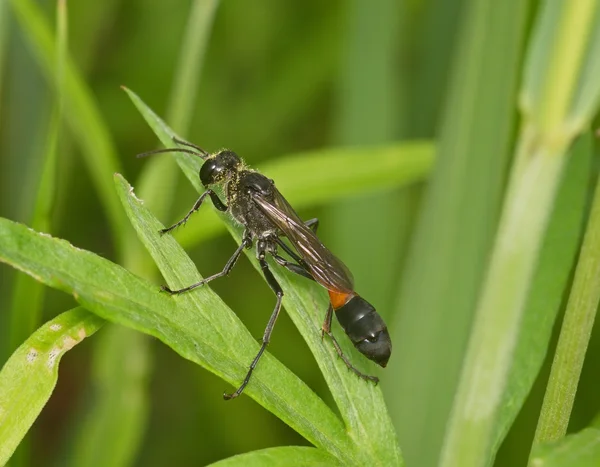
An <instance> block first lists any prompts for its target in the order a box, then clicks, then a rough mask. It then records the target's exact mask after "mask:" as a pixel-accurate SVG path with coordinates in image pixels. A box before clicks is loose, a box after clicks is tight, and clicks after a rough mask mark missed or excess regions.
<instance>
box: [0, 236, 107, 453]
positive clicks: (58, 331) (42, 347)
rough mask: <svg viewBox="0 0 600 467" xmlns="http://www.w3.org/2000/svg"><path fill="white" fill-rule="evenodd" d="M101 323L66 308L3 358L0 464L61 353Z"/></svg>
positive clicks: (49, 387)
mask: <svg viewBox="0 0 600 467" xmlns="http://www.w3.org/2000/svg"><path fill="white" fill-rule="evenodd" d="M2 236H3V235H2V234H0V237H2ZM103 323H104V320H102V319H101V318H99V317H98V316H96V315H93V314H92V313H90V312H88V311H86V310H84V309H83V308H75V309H73V310H70V311H67V312H65V313H63V314H61V315H59V316H57V317H56V318H54V319H53V320H52V321H49V322H48V323H46V324H45V325H44V326H42V327H41V328H40V329H38V330H37V331H36V332H35V333H33V334H32V335H31V336H30V337H29V338H28V339H27V340H26V341H25V342H24V343H23V345H21V347H19V348H18V349H17V350H16V351H15V353H14V354H13V355H12V356H11V357H10V359H9V360H8V361H7V362H6V364H5V365H4V367H3V368H2V371H1V372H0V465H4V464H5V463H6V462H7V461H8V459H9V458H10V456H11V455H12V453H13V451H14V450H15V448H16V447H17V446H18V444H19V443H20V442H21V440H22V439H23V437H24V436H25V434H26V433H27V431H28V430H29V428H30V427H31V425H32V424H33V422H34V421H35V419H36V418H37V417H38V415H39V414H40V412H41V410H42V408H43V407H44V405H45V404H46V402H47V401H48V399H49V398H50V395H51V394H52V391H53V389H54V386H55V385H56V381H57V379H58V364H59V362H60V359H61V357H62V356H63V355H64V353H65V352H67V351H68V350H70V349H72V348H73V346H75V345H77V344H78V343H79V342H81V341H82V340H83V339H84V338H85V337H87V336H89V335H91V334H93V333H94V332H96V331H97V330H98V329H99V328H100V327H101V326H102V324H103Z"/></svg>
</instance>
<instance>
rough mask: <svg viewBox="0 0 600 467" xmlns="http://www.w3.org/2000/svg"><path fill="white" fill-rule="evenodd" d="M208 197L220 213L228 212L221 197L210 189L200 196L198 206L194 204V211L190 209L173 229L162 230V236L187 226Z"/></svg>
mask: <svg viewBox="0 0 600 467" xmlns="http://www.w3.org/2000/svg"><path fill="white" fill-rule="evenodd" d="M207 196H210V199H211V200H212V202H213V204H214V205H215V208H217V209H218V210H219V211H227V206H226V205H225V204H224V203H223V202H222V201H221V200H220V199H219V196H218V195H217V194H216V193H215V192H214V191H212V190H211V189H210V188H209V189H208V190H206V191H205V192H204V193H202V194H201V195H200V198H198V201H196V204H194V207H193V208H192V209H190V212H188V213H187V214H186V215H185V217H184V218H183V219H181V220H180V221H179V222H176V223H175V224H173V225H172V226H171V227H167V228H166V229H161V230H160V231H159V232H160V233H161V234H166V233H167V232H170V231H171V230H173V229H175V228H177V227H179V226H180V225H181V224H185V223H186V222H187V221H188V219H189V218H190V216H191V215H192V214H194V213H195V212H196V211H197V210H198V209H200V206H202V203H203V202H204V199H205V198H206V197H207Z"/></svg>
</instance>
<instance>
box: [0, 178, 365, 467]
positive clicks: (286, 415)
mask: <svg viewBox="0 0 600 467" xmlns="http://www.w3.org/2000/svg"><path fill="white" fill-rule="evenodd" d="M117 182H118V185H119V187H120V190H119V192H120V194H121V195H122V196H123V197H124V201H126V207H127V209H128V210H132V211H133V212H135V214H136V217H134V218H133V219H132V220H135V222H136V225H137V226H138V227H140V226H141V227H143V231H142V233H143V235H144V238H143V239H144V240H145V241H151V242H153V244H154V245H155V247H153V253H155V254H156V256H155V259H156V260H157V262H158V263H159V265H160V266H162V267H163V268H164V269H163V270H162V272H163V274H164V275H165V276H167V278H168V282H169V283H170V284H171V286H177V285H182V283H187V282H188V281H189V280H194V278H197V277H198V273H197V271H196V269H195V267H194V265H193V263H191V261H190V259H189V258H188V257H187V256H186V255H185V253H184V252H183V250H182V249H181V248H180V247H179V245H178V244H177V243H176V242H175V240H174V239H172V238H169V237H168V236H160V235H159V234H158V229H160V228H162V227H163V226H162V225H161V224H160V223H159V222H158V221H157V220H156V219H155V218H154V217H152V216H151V215H150V214H149V213H148V212H147V211H146V210H145V209H144V208H143V207H142V205H141V202H140V201H139V200H137V199H136V198H135V197H134V196H133V194H131V192H130V188H129V186H128V185H127V183H126V182H125V181H124V180H123V179H122V177H120V176H117ZM0 245H1V247H0V261H2V262H5V263H8V264H10V265H12V266H13V267H15V268H17V269H19V270H21V271H23V272H25V273H27V274H29V275H31V276H33V277H35V278H36V279H38V280H39V281H40V282H43V283H44V284H46V285H48V286H50V287H53V288H56V289H59V290H62V291H64V292H67V293H69V294H72V295H73V296H74V297H75V298H76V300H77V301H78V302H79V303H81V304H82V305H83V306H85V307H86V308H87V309H89V310H90V311H92V312H94V313H96V314H98V315H100V316H102V317H103V318H105V319H108V320H110V321H113V322H116V323H119V324H122V325H124V326H128V327H131V328H133V329H136V330H138V331H140V332H143V333H145V334H149V335H152V336H155V337H157V338H159V339H160V340H162V341H163V342H165V343H166V344H167V345H169V346H170V347H171V348H173V350H175V351H176V352H177V353H179V354H180V355H181V356H183V357H184V358H187V359H188V360H191V361H193V362H195V363H198V364H200V365H202V366H204V367H205V368H207V369H208V370H210V371H212V372H213V373H215V374H217V375H218V376H220V377H222V378H223V379H225V380H226V381H229V382H230V383H231V384H234V385H235V384H239V382H240V380H241V378H242V377H243V375H244V374H245V373H246V368H247V365H248V362H249V361H250V359H251V356H253V355H254V354H255V352H256V351H257V350H258V345H257V343H256V341H255V340H254V339H253V338H252V336H251V335H250V334H249V332H248V331H247V330H246V328H244V327H243V325H242V324H241V323H240V321H239V319H238V318H237V317H236V316H235V315H234V314H233V313H232V312H231V310H229V308H227V307H226V306H225V304H224V303H223V302H222V301H221V300H220V299H219V298H218V297H217V296H216V295H215V294H214V293H213V292H212V291H210V289H208V288H207V289H205V290H202V291H199V292H198V293H196V294H191V295H189V296H182V297H179V298H178V299H174V298H171V297H167V296H166V295H165V294H162V293H160V292H159V291H158V288H157V286H155V285H153V284H150V283H149V282H147V281H145V280H143V279H141V278H139V277H137V276H134V275H133V274H131V273H129V272H128V271H126V270H125V269H123V268H122V267H120V266H118V265H116V264H114V263H111V262H110V261H108V260H106V259H104V258H101V257H99V256H97V255H95V254H93V253H90V252H88V251H84V250H80V249H77V248H75V247H73V246H72V245H71V244H69V243H68V242H66V241H64V240H60V239H56V238H52V237H50V236H48V235H46V234H39V233H36V232H34V231H32V230H31V229H28V228H27V227H25V226H23V225H21V224H18V223H15V222H12V221H9V220H7V219H2V218H0ZM176 281H177V282H176ZM252 381H253V384H252V385H250V386H249V387H248V389H247V391H246V393H247V394H248V395H251V396H253V397H254V398H255V399H256V400H257V401H258V402H259V403H260V404H261V405H263V406H264V407H265V408H267V409H268V410H270V411H272V412H273V413H275V414H276V415H277V416H278V417H279V418H281V419H282V420H283V421H284V422H286V423H287V424H289V425H290V426H291V427H292V428H294V429H295V430H296V431H298V432H299V433H300V434H301V435H303V436H304V437H305V438H306V439H308V440H309V441H310V442H312V443H313V444H315V445H316V446H318V447H321V448H323V449H325V450H326V451H328V452H330V453H332V454H333V455H334V456H336V457H338V458H339V459H341V460H343V461H347V462H353V460H352V459H353V458H354V455H355V453H354V448H353V446H352V443H351V442H350V440H349V438H348V436H347V434H346V433H345V432H344V429H343V426H342V424H341V422H340V421H339V420H338V419H337V417H336V416H335V415H334V414H333V413H332V412H331V410H330V409H329V408H328V407H327V406H326V405H325V404H324V403H323V401H322V400H321V399H319V398H318V397H317V396H316V395H315V394H314V393H313V392H312V391H311V390H310V389H309V388H308V387H307V386H306V385H305V384H304V383H302V382H301V381H300V380H299V379H298V378H297V377H296V376H294V375H293V374H292V373H291V372H290V371H289V370H288V369H287V368H286V367H284V366H283V365H282V364H280V363H279V362H277V361H276V360H275V359H274V358H273V357H271V356H270V355H266V356H265V357H264V358H263V361H261V365H260V368H259V370H257V372H256V373H255V375H254V376H253V380H252ZM215 396H216V395H215Z"/></svg>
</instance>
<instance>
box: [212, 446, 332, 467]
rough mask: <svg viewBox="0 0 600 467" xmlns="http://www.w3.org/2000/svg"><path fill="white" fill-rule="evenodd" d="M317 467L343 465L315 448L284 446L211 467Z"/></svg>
mask: <svg viewBox="0 0 600 467" xmlns="http://www.w3.org/2000/svg"><path fill="white" fill-rule="evenodd" d="M286 465H293V466H294V467H317V466H325V465H327V466H332V467H334V466H336V465H342V464H340V463H339V461H337V459H335V458H333V457H331V456H329V455H327V454H326V453H324V452H323V451H319V450H318V449H315V448H308V447H300V446H282V447H277V448H268V449H261V450H260V451H252V452H249V453H247V454H240V455H239V456H233V457H230V458H229V459H224V460H222V461H219V462H215V463H214V464H210V466H209V467H269V466H273V467H275V466H282V467H283V466H286Z"/></svg>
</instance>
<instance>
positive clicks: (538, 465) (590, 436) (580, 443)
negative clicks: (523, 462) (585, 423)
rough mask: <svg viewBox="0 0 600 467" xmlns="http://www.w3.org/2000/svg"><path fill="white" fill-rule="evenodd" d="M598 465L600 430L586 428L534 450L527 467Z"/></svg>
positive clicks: (587, 466) (599, 463)
mask: <svg viewBox="0 0 600 467" xmlns="http://www.w3.org/2000/svg"><path fill="white" fill-rule="evenodd" d="M598 465H600V430H598V429H597V428H586V429H585V430H582V431H580V432H579V433H577V434H574V435H568V436H566V437H564V438H561V439H560V440H558V441H555V442H553V443H549V444H542V445H539V446H537V447H536V448H534V451H533V453H532V456H531V460H530V461H529V467H565V466H568V467H597V466H598Z"/></svg>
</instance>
